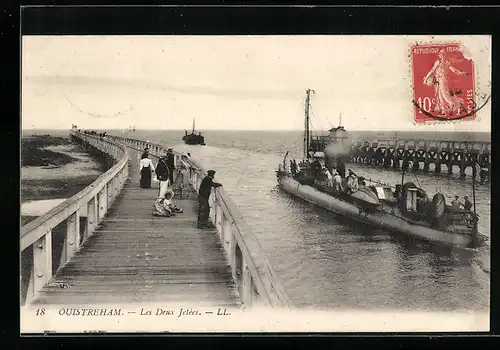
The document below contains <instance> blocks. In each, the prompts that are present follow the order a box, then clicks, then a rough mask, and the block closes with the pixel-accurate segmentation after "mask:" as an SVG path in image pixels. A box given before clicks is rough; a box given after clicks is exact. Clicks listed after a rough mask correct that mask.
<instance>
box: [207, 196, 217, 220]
mask: <svg viewBox="0 0 500 350" xmlns="http://www.w3.org/2000/svg"><path fill="white" fill-rule="evenodd" d="M208 203H209V204H208V205H209V207H210V213H209V215H208V217H209V218H210V220H211V221H212V223H213V224H214V225H215V192H214V191H212V193H211V194H210V198H209V199H208Z"/></svg>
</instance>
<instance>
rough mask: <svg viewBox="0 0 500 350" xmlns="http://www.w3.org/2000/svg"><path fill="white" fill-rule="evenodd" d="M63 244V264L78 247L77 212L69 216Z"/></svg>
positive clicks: (78, 226) (78, 216)
mask: <svg viewBox="0 0 500 350" xmlns="http://www.w3.org/2000/svg"><path fill="white" fill-rule="evenodd" d="M64 243H65V245H64V248H65V252H66V256H65V261H64V263H66V262H67V261H68V260H69V259H71V257H72V256H73V255H74V254H75V252H76V251H77V250H78V247H79V245H80V215H79V213H78V211H76V212H74V213H73V214H71V215H70V216H69V217H68V219H67V221H66V240H65V242H64ZM64 263H63V264H64ZM63 264H61V265H60V266H62V265H63Z"/></svg>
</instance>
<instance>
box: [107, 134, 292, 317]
mask: <svg viewBox="0 0 500 350" xmlns="http://www.w3.org/2000/svg"><path fill="white" fill-rule="evenodd" d="M106 138H111V139H113V140H115V141H117V142H120V143H123V144H125V145H127V146H129V147H131V148H134V149H137V150H144V149H145V148H146V147H148V148H149V153H150V155H152V156H155V157H160V156H163V155H164V154H165V152H166V150H167V147H164V146H162V145H159V144H155V143H150V142H146V141H142V140H137V139H131V138H125V137H118V136H111V135H108V136H106ZM173 153H174V155H175V162H176V164H177V163H179V161H180V158H181V156H182V155H181V154H180V153H178V152H176V151H175V150H174V151H173ZM183 161H184V162H185V163H187V164H188V166H189V168H190V169H189V170H190V171H189V174H190V178H189V182H190V184H191V185H192V186H193V188H194V189H195V190H196V191H197V190H198V189H199V187H200V184H201V181H202V180H203V178H204V177H205V176H206V174H207V173H206V170H205V169H203V167H202V166H201V164H200V163H199V162H198V161H196V160H195V159H193V158H191V157H188V158H187V159H183ZM209 203H210V207H211V209H210V217H211V219H212V222H213V223H214V225H215V227H216V229H217V234H218V236H219V240H220V243H221V246H222V247H223V249H224V251H225V254H226V257H227V259H228V263H229V265H230V266H231V269H232V276H233V279H234V281H235V282H236V285H237V287H238V291H239V294H240V298H241V301H242V303H243V304H244V305H245V306H247V307H249V306H252V305H253V306H255V305H262V306H271V307H285V308H289V307H291V306H292V303H291V301H290V299H289V297H288V295H287V293H286V291H285V288H284V287H283V285H282V284H281V282H280V281H279V279H278V277H277V276H276V273H275V271H274V269H273V267H272V266H271V264H270V262H269V260H268V259H267V256H266V254H265V253H264V251H263V249H262V247H261V245H260V243H259V241H258V240H257V238H256V237H255V235H254V234H253V232H252V230H251V229H250V227H249V226H248V224H247V223H246V221H245V219H244V217H243V215H242V214H241V213H240V211H239V210H238V208H237V206H236V204H235V203H234V202H233V200H232V199H231V198H230V197H229V196H228V194H227V193H226V191H225V190H224V188H223V187H219V188H216V189H214V190H213V191H212V194H211V196H210V199H209Z"/></svg>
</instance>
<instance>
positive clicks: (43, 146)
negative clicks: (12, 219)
mask: <svg viewBox="0 0 500 350" xmlns="http://www.w3.org/2000/svg"><path fill="white" fill-rule="evenodd" d="M23 142H26V144H27V147H29V149H28V150H26V149H25V150H24V151H25V152H24V153H25V157H26V159H27V160H29V162H30V164H33V163H34V162H38V163H40V164H43V165H40V166H23V167H21V203H27V202H31V201H38V200H52V199H65V198H70V197H72V196H73V195H75V194H76V193H78V192H80V191H81V190H83V189H84V188H85V187H87V186H88V185H90V184H91V183H92V182H93V181H95V180H96V179H97V178H98V177H99V175H101V174H102V173H103V172H104V171H106V168H105V166H104V164H103V163H102V162H101V161H100V159H99V158H98V157H96V156H93V155H90V154H88V153H86V152H85V151H84V150H83V149H82V148H81V146H79V145H76V144H72V143H70V142H69V140H67V139H65V138H60V137H54V138H50V137H48V136H47V135H45V136H41V137H31V138H29V139H25V140H24V139H23ZM47 143H53V144H52V145H47ZM38 154H42V155H43V159H38V158H39V156H38ZM30 157H31V158H30ZM33 157H34V158H35V161H34V160H33V159H34V158H33ZM56 202H57V201H54V203H56ZM41 203H42V202H41ZM46 203H47V202H46ZM30 207H33V205H31V206H30ZM50 209H51V208H48V210H50ZM38 212H39V210H37V213H36V214H35V215H40V214H39V213H38ZM21 214H22V215H23V213H21ZM24 215H30V216H31V214H30V213H25V214H24Z"/></svg>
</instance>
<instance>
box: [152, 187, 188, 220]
mask: <svg viewBox="0 0 500 350" xmlns="http://www.w3.org/2000/svg"><path fill="white" fill-rule="evenodd" d="M173 198H174V192H173V191H172V190H167V192H166V193H165V197H158V198H157V199H156V201H155V202H154V203H153V216H163V217H171V216H175V214H177V213H182V212H183V210H182V209H180V208H178V207H177V205H175V203H174V202H173Z"/></svg>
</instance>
